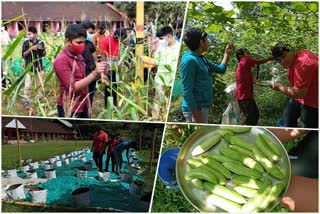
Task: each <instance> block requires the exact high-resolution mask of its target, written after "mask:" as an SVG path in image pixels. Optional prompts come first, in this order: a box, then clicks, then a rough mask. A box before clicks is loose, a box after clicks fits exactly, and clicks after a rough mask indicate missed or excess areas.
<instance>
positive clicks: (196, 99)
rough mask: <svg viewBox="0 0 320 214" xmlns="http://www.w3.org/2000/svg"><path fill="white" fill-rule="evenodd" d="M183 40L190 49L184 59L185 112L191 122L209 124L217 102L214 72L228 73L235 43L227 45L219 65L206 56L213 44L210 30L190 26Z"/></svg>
mask: <svg viewBox="0 0 320 214" xmlns="http://www.w3.org/2000/svg"><path fill="white" fill-rule="evenodd" d="M183 41H184V42H185V43H186V45H187V47H188V48H189V49H190V50H189V51H186V52H184V53H183V55H182V58H181V62H180V76H181V80H182V96H183V101H182V112H183V115H184V117H185V119H186V121H187V122H196V123H208V117H209V115H208V113H209V108H210V106H211V105H212V101H213V86H212V84H213V83H212V75H213V74H214V73H217V74H224V73H225V71H226V69H227V65H228V61H229V56H230V53H231V52H232V51H233V45H232V44H228V45H227V47H226V49H225V51H224V55H223V59H222V62H221V63H220V64H216V63H213V62H211V61H209V60H208V59H207V58H206V57H204V56H203V54H204V53H205V52H206V51H207V50H208V48H209V46H210V43H209V41H208V38H207V33H206V32H203V31H202V30H201V29H199V28H190V29H188V30H187V31H186V32H185V34H184V36H183Z"/></svg>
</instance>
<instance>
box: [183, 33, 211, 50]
mask: <svg viewBox="0 0 320 214" xmlns="http://www.w3.org/2000/svg"><path fill="white" fill-rule="evenodd" d="M207 36H208V34H207V33H206V32H204V31H202V30H201V29H200V28H189V29H188V30H186V32H185V34H184V36H183V41H184V43H186V45H187V46H188V48H189V49H190V50H191V51H195V50H197V49H198V48H199V45H200V41H201V40H205V39H206V38H207Z"/></svg>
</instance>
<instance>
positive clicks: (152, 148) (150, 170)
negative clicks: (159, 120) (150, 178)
mask: <svg viewBox="0 0 320 214" xmlns="http://www.w3.org/2000/svg"><path fill="white" fill-rule="evenodd" d="M156 140H157V128H155V129H154V132H153V141H152V147H151V155H150V167H149V173H151V172H152V161H153V158H154V146H155V144H156Z"/></svg>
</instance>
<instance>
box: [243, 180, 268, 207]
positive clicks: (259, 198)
mask: <svg viewBox="0 0 320 214" xmlns="http://www.w3.org/2000/svg"><path fill="white" fill-rule="evenodd" d="M271 185H272V181H271V180H270V179H267V180H266V181H265V182H264V183H263V185H262V187H261V188H260V189H259V190H258V191H257V193H256V194H254V196H252V197H251V198H250V199H249V200H248V201H247V203H246V204H244V205H243V206H242V209H241V212H244V213H250V212H252V211H254V210H256V209H257V208H258V207H259V205H260V204H261V203H262V202H263V200H264V199H265V198H266V197H267V195H268V193H269V191H270V189H271Z"/></svg>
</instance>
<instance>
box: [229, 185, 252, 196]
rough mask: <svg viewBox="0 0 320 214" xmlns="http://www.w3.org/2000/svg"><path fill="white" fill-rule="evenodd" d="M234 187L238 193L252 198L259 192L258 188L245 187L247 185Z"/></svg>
mask: <svg viewBox="0 0 320 214" xmlns="http://www.w3.org/2000/svg"><path fill="white" fill-rule="evenodd" d="M233 189H234V190H235V191H236V192H237V193H239V194H241V195H243V196H245V197H247V198H251V197H252V196H253V195H254V194H256V193H257V190H256V189H252V188H250V187H245V186H235V187H234V188H233Z"/></svg>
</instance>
